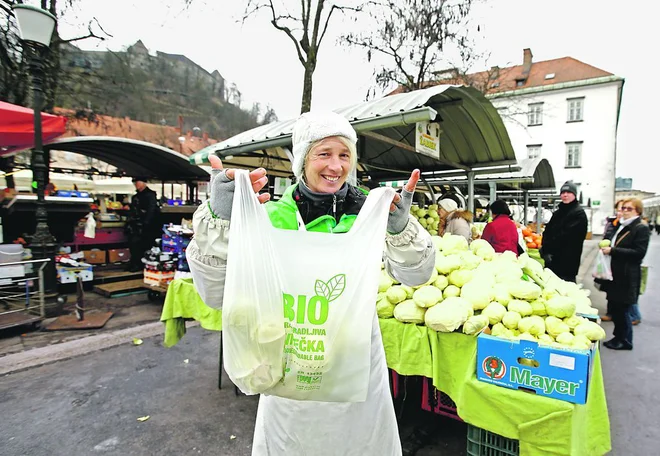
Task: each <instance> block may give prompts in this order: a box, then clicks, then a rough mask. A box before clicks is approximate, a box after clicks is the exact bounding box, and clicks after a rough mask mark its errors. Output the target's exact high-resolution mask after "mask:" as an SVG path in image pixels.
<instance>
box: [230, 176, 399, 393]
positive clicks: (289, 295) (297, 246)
mask: <svg viewBox="0 0 660 456" xmlns="http://www.w3.org/2000/svg"><path fill="white" fill-rule="evenodd" d="M241 174H243V173H241V172H238V173H237V176H236V194H235V196H234V206H233V209H232V229H231V235H230V241H229V252H228V264H227V282H226V288H225V297H224V303H225V304H224V309H223V324H225V323H226V322H227V321H226V320H225V318H224V316H225V314H226V309H227V308H228V306H231V305H232V300H233V299H234V295H235V293H236V291H237V286H238V287H240V288H241V289H243V291H242V292H241V293H242V295H245V294H247V293H249V292H250V291H251V290H250V289H249V288H250V287H249V286H248V287H245V286H244V284H253V287H255V288H256V283H261V282H263V283H264V288H266V287H267V288H268V289H269V291H268V299H269V300H274V299H275V296H274V294H276V295H277V298H278V299H277V303H278V304H279V317H280V325H279V326H277V324H274V325H272V330H273V332H275V330H276V328H277V329H278V330H281V331H282V332H281V333H280V332H277V336H278V337H279V336H280V335H281V334H284V335H285V340H284V343H283V347H282V349H281V351H280V358H279V360H280V366H281V367H282V372H281V373H282V376H281V378H280V379H278V380H277V381H274V382H273V385H272V386H271V387H269V388H265V389H263V390H261V391H259V392H263V393H264V394H268V395H274V396H279V397H286V398H290V399H296V400H310V401H324V402H361V401H364V400H366V397H367V391H368V384H369V375H370V371H371V334H372V327H373V324H374V321H375V311H376V309H375V306H374V302H375V301H376V294H377V291H378V278H379V275H380V273H381V272H380V264H381V259H382V251H383V246H384V240H385V230H386V226H387V216H388V213H389V206H390V203H391V201H392V197H393V196H394V191H393V189H391V188H385V187H384V188H379V189H376V190H373V191H372V192H371V193H370V195H369V197H368V198H367V200H366V202H365V204H364V206H363V207H362V209H361V210H360V213H359V214H358V216H357V218H356V220H355V223H354V224H353V227H352V228H351V230H350V231H349V232H348V233H343V234H328V233H316V232H307V231H305V227H304V223H303V222H302V221H301V220H299V229H298V230H297V231H295V230H280V229H276V228H273V227H272V225H271V224H270V222H269V221H268V217H267V215H266V210H265V208H264V207H262V206H260V205H258V203H257V205H256V207H255V208H254V209H255V213H253V214H251V215H252V216H253V218H252V219H251V220H250V217H249V216H246V215H247V214H241V211H242V210H243V209H244V206H247V205H244V204H240V203H238V201H239V200H241V199H251V200H253V201H254V202H256V201H257V200H256V197H255V196H254V193H253V192H252V190H251V187H250V185H249V180H248V178H247V174H245V178H243V177H240V176H241ZM248 196H249V198H248ZM237 210H238V212H237ZM256 212H260V213H261V214H259V216H258V217H257V216H256ZM264 219H265V220H264ZM235 220H243V221H242V222H241V223H242V225H241V226H244V225H246V224H250V223H251V224H252V225H254V226H257V228H256V229H253V230H251V231H248V230H243V229H237V226H236V224H235ZM247 222H250V223H247ZM252 236H256V237H258V238H259V239H258V241H257V240H253V239H252ZM253 241H254V242H253ZM248 244H250V245H252V247H248ZM257 244H258V246H259V247H258V249H261V250H262V251H263V253H260V252H257V251H255V247H254V245H257ZM248 251H249V252H252V253H253V254H254V255H255V256H254V257H250V256H249V255H246V252H248ZM266 252H268V253H267V254H266ZM266 256H268V258H266ZM236 257H238V259H237V258H236ZM237 261H238V262H241V263H243V265H242V266H241V267H240V268H239V267H237V268H236V270H232V266H235V265H236V264H237V263H236V262H237ZM255 262H262V264H260V265H259V269H253V268H252V267H251V264H252V263H255ZM263 263H268V265H264V264H263ZM267 268H272V270H271V271H267V270H265V269H267ZM237 274H240V275H237ZM234 282H242V283H243V285H242V284H240V283H234ZM271 285H272V287H271ZM271 288H277V291H276V292H273V291H271V290H270V289H271ZM249 302H251V303H253V307H258V308H259V309H260V306H261V305H262V303H263V302H264V301H262V300H261V298H257V297H256V296H255V297H253V298H252V299H251V300H250V301H249ZM270 302H271V301H269V303H270ZM254 314H255V315H260V314H261V311H260V310H258V311H256V312H254ZM227 324H231V323H227ZM269 327H270V326H269ZM246 329H247V328H246ZM253 331H254V330H253ZM248 333H249V331H248ZM228 336H229V334H227V333H226V334H225V335H224V336H223V342H225V341H226V342H225V343H226V345H225V348H226V350H225V358H226V359H227V358H228V357H229V356H230V355H229V345H230V344H233V343H232V342H231V341H230V340H228V339H230V337H228ZM248 338H249V336H243V339H242V341H241V342H243V343H246V342H249V341H247V340H246V339H248ZM241 349H243V350H244V348H242V347H241V346H240V344H236V345H234V348H233V350H234V356H237V355H239V353H240V350H241ZM262 364H268V365H269V366H274V365H275V362H274V360H270V361H269V362H268V363H262ZM225 366H226V367H225V369H226V370H227V363H226V364H225ZM230 369H231V367H230ZM272 371H273V373H274V369H273V370H272ZM250 372H255V373H256V369H251V370H250ZM228 373H229V371H228ZM252 376H253V377H254V374H252ZM230 377H231V375H230ZM271 378H272V379H273V380H274V378H275V375H272V376H271V377H269V379H271ZM243 383H248V384H250V385H252V384H254V383H255V382H254V381H248V382H243ZM267 383H268V382H263V381H261V380H259V384H260V385H261V386H262V387H263V386H266V385H267ZM238 386H239V388H241V389H242V390H243V385H241V384H239V385H238ZM253 391H254V390H253Z"/></svg>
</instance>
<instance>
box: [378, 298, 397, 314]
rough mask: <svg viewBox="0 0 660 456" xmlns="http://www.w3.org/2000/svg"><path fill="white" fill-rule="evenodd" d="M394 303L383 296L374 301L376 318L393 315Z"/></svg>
mask: <svg viewBox="0 0 660 456" xmlns="http://www.w3.org/2000/svg"><path fill="white" fill-rule="evenodd" d="M394 307H395V304H392V303H391V302H390V300H389V299H387V298H383V299H380V300H379V301H378V302H377V303H376V313H377V314H378V318H392V317H393V316H394Z"/></svg>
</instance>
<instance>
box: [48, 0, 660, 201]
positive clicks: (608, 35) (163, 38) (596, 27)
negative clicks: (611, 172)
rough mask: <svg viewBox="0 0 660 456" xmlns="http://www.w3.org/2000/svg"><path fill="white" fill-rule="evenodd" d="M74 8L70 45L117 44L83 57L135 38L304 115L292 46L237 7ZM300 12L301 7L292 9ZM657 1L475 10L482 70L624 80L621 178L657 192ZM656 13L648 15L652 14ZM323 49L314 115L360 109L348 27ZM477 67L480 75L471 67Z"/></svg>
mask: <svg viewBox="0 0 660 456" xmlns="http://www.w3.org/2000/svg"><path fill="white" fill-rule="evenodd" d="M180 3H182V2H179V1H177V0H112V1H99V0H79V1H78V2H77V3H76V6H75V9H74V10H71V11H67V13H66V14H65V16H64V17H63V18H62V19H61V20H60V34H61V35H62V36H63V37H64V38H67V37H73V36H74V35H76V34H79V33H80V30H83V31H84V30H85V29H86V25H85V24H86V23H87V21H88V20H89V19H90V18H91V17H93V16H95V17H97V18H98V19H99V21H100V22H101V24H102V25H103V27H104V29H105V30H106V31H107V32H108V33H110V34H111V35H112V36H113V38H110V39H108V40H106V41H103V42H98V41H95V40H87V41H84V42H79V43H78V45H79V46H80V47H82V48H84V49H99V50H101V49H105V48H110V49H113V50H121V49H124V48H125V47H126V46H128V45H130V44H133V43H134V42H135V41H137V40H138V39H141V40H142V41H143V42H144V44H145V45H146V46H147V47H148V48H149V49H150V50H151V51H152V52H155V51H156V50H159V51H163V52H168V53H175V54H184V55H186V56H187V57H189V58H190V59H192V60H193V61H195V62H197V63H198V64H200V65H201V66H202V67H204V68H205V69H207V70H208V71H213V70H216V69H217V70H218V71H219V72H220V73H221V74H222V75H223V76H224V77H225V79H226V80H228V81H229V82H234V83H236V84H237V85H238V87H239V89H240V90H241V91H242V93H243V96H244V100H245V105H244V107H246V108H249V106H250V105H251V103H252V102H254V101H259V102H260V103H261V104H262V105H270V106H272V107H273V108H274V109H275V111H276V112H277V114H278V116H279V118H280V119H287V118H291V117H295V116H296V115H297V114H298V113H299V111H300V99H301V93H302V75H303V71H302V66H301V64H300V63H299V61H298V60H297V58H296V55H295V51H294V48H293V44H292V43H291V41H290V40H289V39H288V38H287V37H286V36H285V35H284V34H283V33H281V32H278V31H276V30H275V29H274V28H273V27H272V26H271V25H270V24H269V23H268V21H267V17H263V16H262V17H257V18H254V19H252V20H249V21H248V22H247V23H246V24H244V25H242V24H240V23H237V22H236V21H237V19H238V18H239V17H240V15H241V13H242V7H241V5H242V4H244V2H243V1H239V0H224V1H219V0H215V1H213V0H195V1H194V3H193V5H192V7H191V8H190V9H188V10H184V9H183V8H182V7H181V5H180ZM293 4H297V2H293ZM653 4H654V3H653V2H643V1H639V0H637V1H628V2H620V1H614V0H571V1H569V0H554V1H553V2H538V1H529V0H494V1H488V2H485V4H483V5H481V6H479V7H478V8H477V11H476V17H475V19H476V20H478V21H479V22H480V23H481V24H482V35H483V36H482V38H481V39H480V43H481V47H482V49H483V50H484V51H489V52H490V53H491V56H490V59H489V60H488V62H486V63H484V68H485V65H488V66H490V65H498V66H500V67H504V66H508V65H517V64H520V63H521V61H522V52H523V51H522V50H523V49H524V48H531V50H532V52H533V54H534V60H535V61H541V60H549V59H554V58H559V57H565V56H571V57H574V58H576V59H578V60H581V61H583V62H585V63H588V64H590V65H593V66H595V67H598V68H601V69H603V70H605V71H609V72H611V73H614V74H615V75H617V76H621V77H624V78H625V79H626V82H625V85H624V90H623V102H622V106H621V119H620V123H619V134H618V146H617V147H618V160H617V176H624V177H632V178H633V186H634V187H635V188H638V189H643V190H647V191H654V192H658V193H660V172H659V171H658V165H659V164H660V159H658V157H657V153H658V143H659V141H658V139H657V138H656V137H655V135H654V134H653V133H655V131H657V130H658V129H659V128H658V126H656V123H657V119H656V117H655V115H657V106H660V94H659V92H658V89H657V86H656V84H655V82H656V80H655V77H656V76H660V71H659V70H660V63H659V62H658V57H657V55H658V53H657V49H656V46H657V44H658V43H660V36H659V32H658V28H659V27H658V25H657V23H656V21H657V16H656V15H655V14H654V11H655V8H654V7H653V6H652V5H653ZM652 8H653V9H652ZM334 25H335V27H334V28H333V29H331V30H330V33H329V35H328V37H327V39H326V41H324V43H323V45H322V48H321V51H320V55H319V64H318V66H317V69H316V73H315V76H314V92H313V99H312V107H313V108H328V109H335V108H340V107H343V106H346V105H351V104H354V103H358V102H360V101H363V100H364V98H365V95H366V93H367V91H368V89H369V88H370V87H371V86H372V84H373V67H372V66H371V64H369V63H368V62H367V61H366V58H365V57H364V55H363V53H361V52H359V51H357V50H351V49H346V48H345V47H341V46H339V45H337V44H336V36H338V35H339V34H340V33H341V32H342V31H343V30H342V29H343V28H345V27H348V26H349V25H347V24H346V23H343V22H336V23H335V24H334ZM476 69H483V68H476Z"/></svg>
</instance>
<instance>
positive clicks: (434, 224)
mask: <svg viewBox="0 0 660 456" xmlns="http://www.w3.org/2000/svg"><path fill="white" fill-rule="evenodd" d="M410 213H411V214H412V215H413V216H414V217H415V218H416V219H417V221H419V223H420V225H422V226H423V227H424V228H426V230H427V231H428V232H429V233H431V235H432V236H435V235H437V234H438V225H439V223H440V216H439V215H438V205H437V204H431V205H430V206H429V207H428V208H427V209H423V208H420V207H419V206H416V205H415V206H412V207H411V208H410Z"/></svg>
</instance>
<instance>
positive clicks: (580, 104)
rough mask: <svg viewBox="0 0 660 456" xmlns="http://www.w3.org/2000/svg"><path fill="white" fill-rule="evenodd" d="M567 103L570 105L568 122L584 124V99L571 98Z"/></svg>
mask: <svg viewBox="0 0 660 456" xmlns="http://www.w3.org/2000/svg"><path fill="white" fill-rule="evenodd" d="M566 102H567V104H568V118H567V119H566V122H582V120H583V118H582V116H583V113H584V98H569V99H568V100H566Z"/></svg>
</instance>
